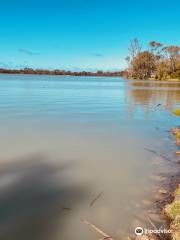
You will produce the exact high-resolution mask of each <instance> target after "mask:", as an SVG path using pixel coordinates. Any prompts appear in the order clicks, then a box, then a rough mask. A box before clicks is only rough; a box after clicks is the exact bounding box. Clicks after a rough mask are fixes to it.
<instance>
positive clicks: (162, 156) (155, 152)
mask: <svg viewBox="0 0 180 240" xmlns="http://www.w3.org/2000/svg"><path fill="white" fill-rule="evenodd" d="M144 149H145V150H146V151H148V152H151V153H154V154H156V155H158V156H159V157H161V158H164V159H165V160H167V161H169V162H171V159H169V158H168V157H166V156H164V155H163V154H161V153H158V152H157V151H154V150H152V149H149V148H144Z"/></svg>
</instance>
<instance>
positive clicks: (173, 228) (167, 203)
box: [134, 127, 180, 240]
mask: <svg viewBox="0 0 180 240" xmlns="http://www.w3.org/2000/svg"><path fill="white" fill-rule="evenodd" d="M171 132H172V134H174V135H175V138H176V145H177V146H180V139H179V136H180V127H177V128H172V130H171ZM174 164H177V165H179V164H180V161H178V162H175V163H174ZM164 186H166V187H164ZM159 191H160V192H161V193H168V195H166V194H164V197H163V198H162V199H161V200H160V201H159V204H160V205H161V208H162V211H161V212H160V214H159V217H160V218H163V219H164V220H165V221H166V223H167V226H168V227H169V230H170V235H169V236H168V237H165V238H164V237H162V236H161V235H160V234H149V235H142V236H137V237H135V238H134V239H135V240H164V239H167V240H180V171H179V170H178V171H177V173H176V175H169V176H168V183H167V181H166V182H164V183H163V184H162V185H161V186H160V189H159ZM156 230H157V229H156Z"/></svg>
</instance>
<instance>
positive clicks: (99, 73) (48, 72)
mask: <svg viewBox="0 0 180 240" xmlns="http://www.w3.org/2000/svg"><path fill="white" fill-rule="evenodd" d="M0 73H9V74H38V75H67V76H104V77H120V76H123V75H124V74H125V72H124V71H119V72H104V71H97V72H86V71H83V72H72V71H65V70H44V69H32V68H24V69H19V70H16V69H3V68H1V69H0Z"/></svg>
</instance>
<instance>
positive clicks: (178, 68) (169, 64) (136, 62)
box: [126, 39, 180, 80]
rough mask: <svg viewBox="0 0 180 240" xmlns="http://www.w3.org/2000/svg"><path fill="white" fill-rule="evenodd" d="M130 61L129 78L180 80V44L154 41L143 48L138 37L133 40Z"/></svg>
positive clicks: (128, 60) (128, 58)
mask: <svg viewBox="0 0 180 240" xmlns="http://www.w3.org/2000/svg"><path fill="white" fill-rule="evenodd" d="M126 60H127V62H128V69H127V72H126V73H127V78H131V79H149V78H153V79H157V80H168V79H169V80H170V79H178V80H180V46H176V45H170V46H165V45H163V44H162V43H159V42H156V41H152V42H150V43H149V44H148V47H147V49H145V50H142V48H141V45H140V43H139V41H138V40H137V39H134V40H133V41H131V44H130V48H129V56H128V57H127V58H126Z"/></svg>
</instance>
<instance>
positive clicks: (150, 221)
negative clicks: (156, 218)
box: [147, 216, 163, 240]
mask: <svg viewBox="0 0 180 240" xmlns="http://www.w3.org/2000/svg"><path fill="white" fill-rule="evenodd" d="M147 219H148V221H149V223H150V224H151V226H152V227H153V228H154V230H158V228H157V226H156V225H155V223H153V221H152V220H151V219H150V217H149V216H147ZM158 236H159V237H160V239H162V240H163V238H162V236H161V234H160V233H158Z"/></svg>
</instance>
